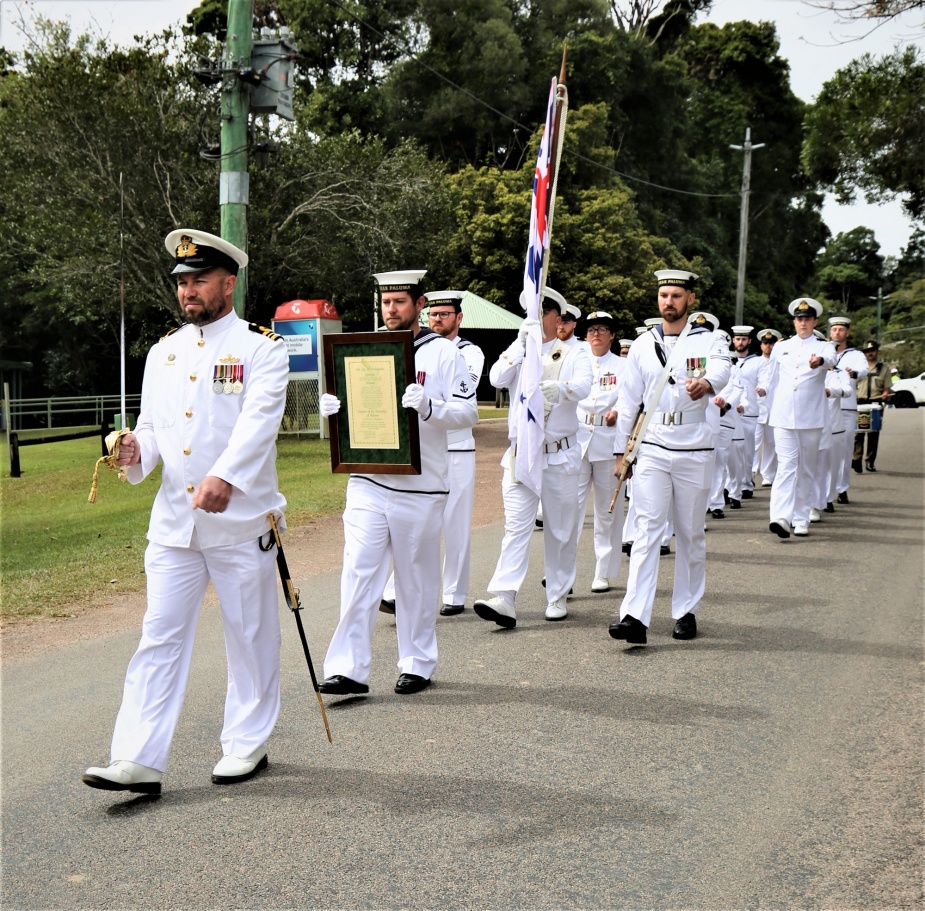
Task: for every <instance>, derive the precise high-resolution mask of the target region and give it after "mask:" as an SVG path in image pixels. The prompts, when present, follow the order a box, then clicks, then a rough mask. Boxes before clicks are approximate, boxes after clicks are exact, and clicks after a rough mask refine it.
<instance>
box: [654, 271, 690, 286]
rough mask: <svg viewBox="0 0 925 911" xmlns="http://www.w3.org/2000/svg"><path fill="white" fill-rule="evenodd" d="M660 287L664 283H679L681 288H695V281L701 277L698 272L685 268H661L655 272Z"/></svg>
mask: <svg viewBox="0 0 925 911" xmlns="http://www.w3.org/2000/svg"><path fill="white" fill-rule="evenodd" d="M655 277H656V278H657V279H658V286H659V288H661V287H662V285H677V286H678V287H679V288H687V290H688V291H693V290H694V283H695V282H696V281H697V279H698V278H700V276H699V275H697V273H696V272H686V271H684V270H683V269H659V270H658V271H657V272H656V273H655Z"/></svg>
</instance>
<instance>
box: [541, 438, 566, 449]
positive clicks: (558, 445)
mask: <svg viewBox="0 0 925 911" xmlns="http://www.w3.org/2000/svg"><path fill="white" fill-rule="evenodd" d="M571 445H572V441H571V440H570V439H569V438H568V437H562V439H561V440H553V441H552V442H551V443H546V444H545V445H544V446H543V452H546V453H549V452H561V451H562V450H563V449H568V448H569V446H571Z"/></svg>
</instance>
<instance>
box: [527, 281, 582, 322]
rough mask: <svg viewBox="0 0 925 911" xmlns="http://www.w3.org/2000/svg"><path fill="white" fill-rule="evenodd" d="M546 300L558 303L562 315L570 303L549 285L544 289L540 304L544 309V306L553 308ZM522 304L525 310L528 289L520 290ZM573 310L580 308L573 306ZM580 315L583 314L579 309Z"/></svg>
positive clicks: (557, 307) (557, 306)
mask: <svg viewBox="0 0 925 911" xmlns="http://www.w3.org/2000/svg"><path fill="white" fill-rule="evenodd" d="M546 301H552V302H553V303H554V304H555V305H556V309H557V310H558V311H559V314H560V315H561V314H562V313H564V312H565V309H566V307H568V303H567V302H566V300H565V298H564V297H563V296H562V295H561V294H560V293H559V292H558V291H556V290H555V289H554V288H550V287H548V286H547V287H546V288H544V289H543V303H542V305H541V306H540V310H542V309H543V307H544V306H545V307H547V309H552V308H551V307H548V305H547V304H546ZM520 306H521V307H523V308H524V310H526V309H527V292H526V291H521V292H520ZM572 310H573V311H574V310H578V308H577V307H573V308H572ZM578 316H581V311H580V310H578ZM575 318H576V319H577V318H578V317H575Z"/></svg>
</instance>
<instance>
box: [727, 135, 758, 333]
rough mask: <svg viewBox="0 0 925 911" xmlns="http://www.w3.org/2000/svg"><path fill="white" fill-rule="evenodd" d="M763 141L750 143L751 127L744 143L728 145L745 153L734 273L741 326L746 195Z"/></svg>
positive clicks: (745, 247) (738, 316)
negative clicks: (754, 158)
mask: <svg viewBox="0 0 925 911" xmlns="http://www.w3.org/2000/svg"><path fill="white" fill-rule="evenodd" d="M764 145H765V144H764V143H763V142H759V143H758V144H757V145H752V130H751V127H746V128H745V145H741V146H736V145H730V146H729V148H730V149H736V150H737V151H739V152H744V153H745V162H744V165H743V169H742V206H741V212H740V218H739V269H738V273H737V275H736V325H737V326H741V325H742V323H743V321H744V318H745V315H744V310H745V257H746V253H747V251H748V196H749V193H750V192H751V179H752V152H753V151H754V150H755V149H763V148H764Z"/></svg>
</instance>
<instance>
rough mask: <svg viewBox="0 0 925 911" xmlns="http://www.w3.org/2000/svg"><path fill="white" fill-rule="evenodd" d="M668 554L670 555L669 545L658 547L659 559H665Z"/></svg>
mask: <svg viewBox="0 0 925 911" xmlns="http://www.w3.org/2000/svg"><path fill="white" fill-rule="evenodd" d="M670 553H671V545H670V544H662V545H661V547H659V549H658V555H659V556H660V557H667V556H668V554H670Z"/></svg>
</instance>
